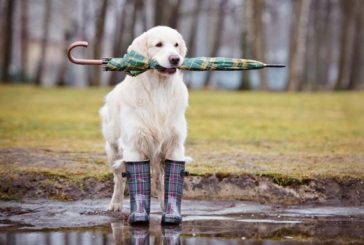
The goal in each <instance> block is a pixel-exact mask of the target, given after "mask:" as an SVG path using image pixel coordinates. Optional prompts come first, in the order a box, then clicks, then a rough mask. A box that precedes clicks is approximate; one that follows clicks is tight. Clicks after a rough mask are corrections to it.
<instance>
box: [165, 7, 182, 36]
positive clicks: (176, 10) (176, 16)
mask: <svg viewBox="0 0 364 245" xmlns="http://www.w3.org/2000/svg"><path fill="white" fill-rule="evenodd" d="M181 3H182V0H175V1H174V2H173V3H171V4H170V5H171V8H170V9H171V11H170V14H169V21H168V25H169V26H170V27H172V28H175V29H176V28H177V27H178V22H179V20H180V8H181Z"/></svg>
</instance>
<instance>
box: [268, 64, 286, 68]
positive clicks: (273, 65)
mask: <svg viewBox="0 0 364 245" xmlns="http://www.w3.org/2000/svg"><path fill="white" fill-rule="evenodd" d="M264 67H273V68H282V67H286V65H282V64H265V65H264Z"/></svg>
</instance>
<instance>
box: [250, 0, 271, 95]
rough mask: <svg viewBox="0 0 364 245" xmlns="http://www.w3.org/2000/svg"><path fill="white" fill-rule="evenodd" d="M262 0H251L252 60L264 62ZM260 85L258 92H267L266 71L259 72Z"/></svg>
mask: <svg viewBox="0 0 364 245" xmlns="http://www.w3.org/2000/svg"><path fill="white" fill-rule="evenodd" d="M264 5H265V4H264V0H253V1H252V8H253V28H254V47H253V52H254V59H256V60H261V61H264V60H265V58H264V56H265V55H264V54H265V45H264V39H265V38H264V33H265V31H264V26H263V22H262V20H263V14H264V8H265V6H264ZM259 76H260V79H259V80H260V83H259V90H268V81H267V71H266V70H261V71H259Z"/></svg>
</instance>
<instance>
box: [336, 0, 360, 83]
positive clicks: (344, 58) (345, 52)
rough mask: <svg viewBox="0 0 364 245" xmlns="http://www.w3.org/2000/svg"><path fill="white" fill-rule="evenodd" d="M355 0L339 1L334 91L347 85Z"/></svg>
mask: <svg viewBox="0 0 364 245" xmlns="http://www.w3.org/2000/svg"><path fill="white" fill-rule="evenodd" d="M355 2H356V0H345V1H344V0H343V1H341V10H342V18H343V21H342V23H343V25H342V28H341V29H342V33H341V40H340V58H339V74H338V77H337V80H336V83H335V90H342V89H345V87H346V86H347V85H348V83H349V79H350V72H351V71H350V70H351V67H350V62H351V60H350V57H351V54H352V41H353V40H352V35H353V33H354V32H355V30H354V24H355V21H354V19H355V18H354V10H355Z"/></svg>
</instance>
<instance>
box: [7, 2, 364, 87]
mask: <svg viewBox="0 0 364 245" xmlns="http://www.w3.org/2000/svg"><path fill="white" fill-rule="evenodd" d="M363 10H364V1H362V0H315V1H312V0H196V1H188V0H145V1H142V0H63V1H56V0H0V26H1V28H0V36H1V39H0V42H1V43H0V58H1V60H0V82H1V83H31V84H35V85H38V86H50V87H53V86H75V87H87V86H108V85H115V84H117V83H118V82H120V81H121V79H122V78H123V76H124V74H123V73H117V72H113V73H111V72H102V69H101V67H84V66H77V65H74V64H71V63H69V61H68V60H67V58H66V51H65V50H66V48H67V46H68V45H69V44H70V43H71V42H72V41H75V40H86V41H88V42H89V47H88V48H87V49H84V50H82V51H79V53H78V54H77V51H76V52H75V53H76V54H77V55H78V56H83V57H87V58H100V57H117V56H122V55H123V54H124V53H125V51H126V49H127V47H128V45H129V44H130V43H131V41H132V40H133V39H134V38H135V37H136V36H138V35H139V34H141V33H142V32H143V31H145V30H147V29H149V28H151V27H153V26H156V25H168V26H171V27H173V28H176V29H177V30H179V32H181V33H182V35H183V37H184V39H185V41H186V43H187V46H188V48H189V52H188V56H189V57H197V56H224V57H243V58H248V59H256V60H259V61H263V62H265V63H283V64H286V65H287V68H285V69H265V70H260V71H249V72H247V71H245V72H211V73H210V72H185V80H186V82H187V83H188V86H189V87H190V88H192V89H199V88H208V89H230V90H249V89H251V90H272V91H284V90H287V91H315V90H356V89H361V88H363V87H364V82H363V80H364V71H363V69H361V68H362V67H364V50H363V43H364V30H363V28H364V15H363V13H362V12H363ZM76 54H75V55H76Z"/></svg>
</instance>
